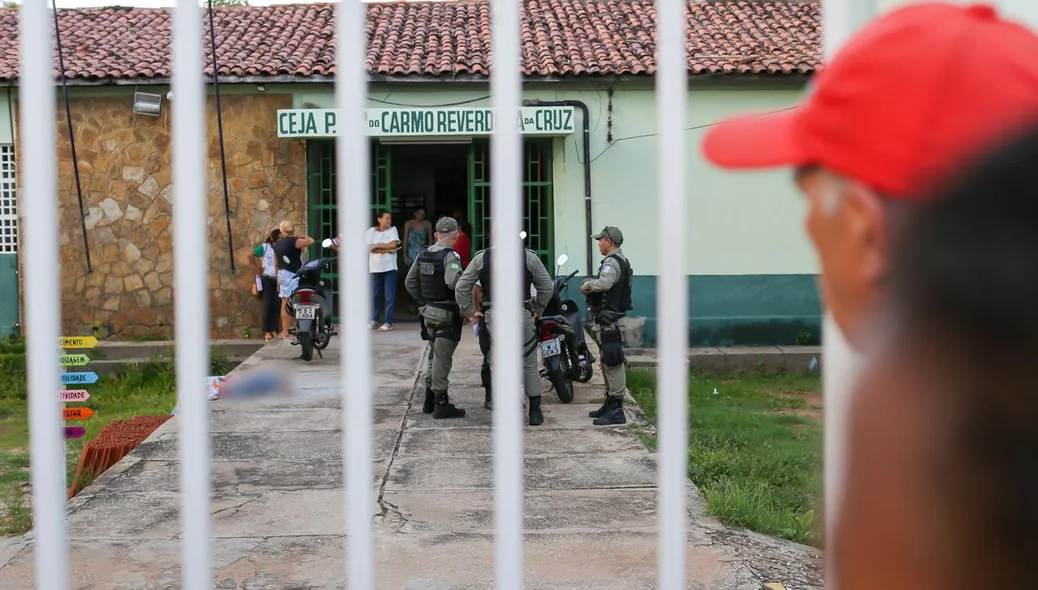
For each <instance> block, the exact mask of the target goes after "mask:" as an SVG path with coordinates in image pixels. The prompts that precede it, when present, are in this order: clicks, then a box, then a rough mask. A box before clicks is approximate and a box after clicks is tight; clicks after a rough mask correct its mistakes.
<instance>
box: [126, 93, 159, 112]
mask: <svg viewBox="0 0 1038 590" xmlns="http://www.w3.org/2000/svg"><path fill="white" fill-rule="evenodd" d="M161 110H162V95H161V94H148V93H146V92H134V93H133V112H134V113H135V114H138V115H148V116H149V117H158V116H159V112H160V111H161Z"/></svg>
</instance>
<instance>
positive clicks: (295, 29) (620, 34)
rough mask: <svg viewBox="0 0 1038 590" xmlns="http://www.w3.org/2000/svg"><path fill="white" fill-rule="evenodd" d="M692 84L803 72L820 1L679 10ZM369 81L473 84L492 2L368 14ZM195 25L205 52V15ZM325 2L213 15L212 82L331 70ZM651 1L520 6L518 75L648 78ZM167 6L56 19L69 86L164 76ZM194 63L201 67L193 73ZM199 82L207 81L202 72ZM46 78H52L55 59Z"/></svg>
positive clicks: (7, 28) (812, 63)
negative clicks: (216, 70) (684, 18)
mask: <svg viewBox="0 0 1038 590" xmlns="http://www.w3.org/2000/svg"><path fill="white" fill-rule="evenodd" d="M688 9H689V10H688V30H689V33H688V50H689V54H690V57H689V60H688V66H689V71H690V73H691V74H692V75H711V74H715V75H751V76H752V75H764V76H767V75H780V76H781V75H789V74H808V73H811V72H812V71H813V70H814V68H815V67H816V66H818V64H819V60H820V10H819V5H818V3H807V2H804V3H797V2H770V1H765V2H759V1H758V2H752V3H751V2H746V1H740V2H724V1H722V2H710V3H698V2H696V1H695V0H690V3H689V6H688ZM367 10H368V15H367V26H366V33H367V36H368V52H367V59H366V65H367V69H368V72H369V73H370V74H371V75H373V76H386V77H414V76H425V77H439V78H443V77H448V78H449V77H455V76H464V77H470V78H471V77H475V78H485V77H486V76H487V75H488V74H489V71H490V64H491V56H490V1H489V0H456V1H448V2H406V3H405V2H392V3H370V4H368V5H367ZM203 16H204V17H205V18H206V23H205V25H206V26H205V28H204V29H203V28H202V27H200V29H199V33H202V32H203V30H204V31H205V32H206V42H205V47H206V51H208V50H209V43H208V14H207V13H206V12H205V11H203ZM333 17H334V5H332V4H294V5H292V4H288V5H275V6H256V7H228V8H218V9H217V10H216V14H215V23H216V38H217V47H218V57H219V62H220V75H221V76H234V77H270V76H282V77H284V76H289V77H296V78H300V79H307V78H315V77H326V76H330V75H333V74H334V72H335V66H334V62H335V40H334V36H335V29H334V26H335V25H334V19H333ZM655 18H656V11H655V8H654V6H653V3H652V2H651V1H650V0H523V2H522V43H523V48H522V59H523V73H524V74H525V75H526V76H527V77H531V78H544V77H549V78H558V77H574V76H604V75H651V74H653V73H654V71H655V60H654V59H653V54H654V52H655V47H654V39H655V36H656V35H655V31H654V22H655ZM171 22H172V11H171V9H147V8H133V9H129V8H104V9H73V10H60V11H59V23H60V30H61V36H62V46H63V49H64V57H65V68H66V76H67V77H68V79H69V80H71V81H106V80H123V81H129V80H136V81H140V82H144V81H146V80H147V79H156V78H168V77H169V76H170V62H171V56H170V44H171V41H170V38H171V37H170V35H171V33H170V28H171ZM200 65H201V64H200ZM206 73H207V74H209V75H212V68H211V66H209V65H208V63H207V65H206ZM54 74H55V77H58V76H59V72H58V69H57V59H56V58H55V70H54ZM17 77H18V10H17V9H2V10H0V81H12V80H16V79H17Z"/></svg>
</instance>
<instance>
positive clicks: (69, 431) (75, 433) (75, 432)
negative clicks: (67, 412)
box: [65, 426, 86, 438]
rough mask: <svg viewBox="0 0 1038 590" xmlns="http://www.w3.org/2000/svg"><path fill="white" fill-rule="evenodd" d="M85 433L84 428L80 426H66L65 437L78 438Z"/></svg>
mask: <svg viewBox="0 0 1038 590" xmlns="http://www.w3.org/2000/svg"><path fill="white" fill-rule="evenodd" d="M84 434H86V428H83V427H82V426H66V427H65V438H80V437H82V436H83V435H84Z"/></svg>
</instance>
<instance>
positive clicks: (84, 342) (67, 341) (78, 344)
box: [60, 336, 97, 348]
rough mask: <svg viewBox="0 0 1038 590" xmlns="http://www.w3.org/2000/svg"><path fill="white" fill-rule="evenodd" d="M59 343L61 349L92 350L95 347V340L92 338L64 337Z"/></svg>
mask: <svg viewBox="0 0 1038 590" xmlns="http://www.w3.org/2000/svg"><path fill="white" fill-rule="evenodd" d="M60 342H61V347H62V348H93V347H95V346H97V338H94V337H93V336H64V337H62V338H61V341H60Z"/></svg>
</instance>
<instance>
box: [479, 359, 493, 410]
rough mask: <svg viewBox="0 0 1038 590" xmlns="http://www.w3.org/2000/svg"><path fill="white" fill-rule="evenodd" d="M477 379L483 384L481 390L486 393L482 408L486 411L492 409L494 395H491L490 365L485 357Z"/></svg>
mask: <svg viewBox="0 0 1038 590" xmlns="http://www.w3.org/2000/svg"><path fill="white" fill-rule="evenodd" d="M479 379H480V381H482V382H483V389H485V390H486V392H487V397H486V401H484V402H483V407H484V408H486V409H488V410H493V409H494V401H493V400H494V394H493V380H492V377H491V376H490V363H488V362H487V359H486V357H483V367H482V368H480V370H479Z"/></svg>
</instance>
